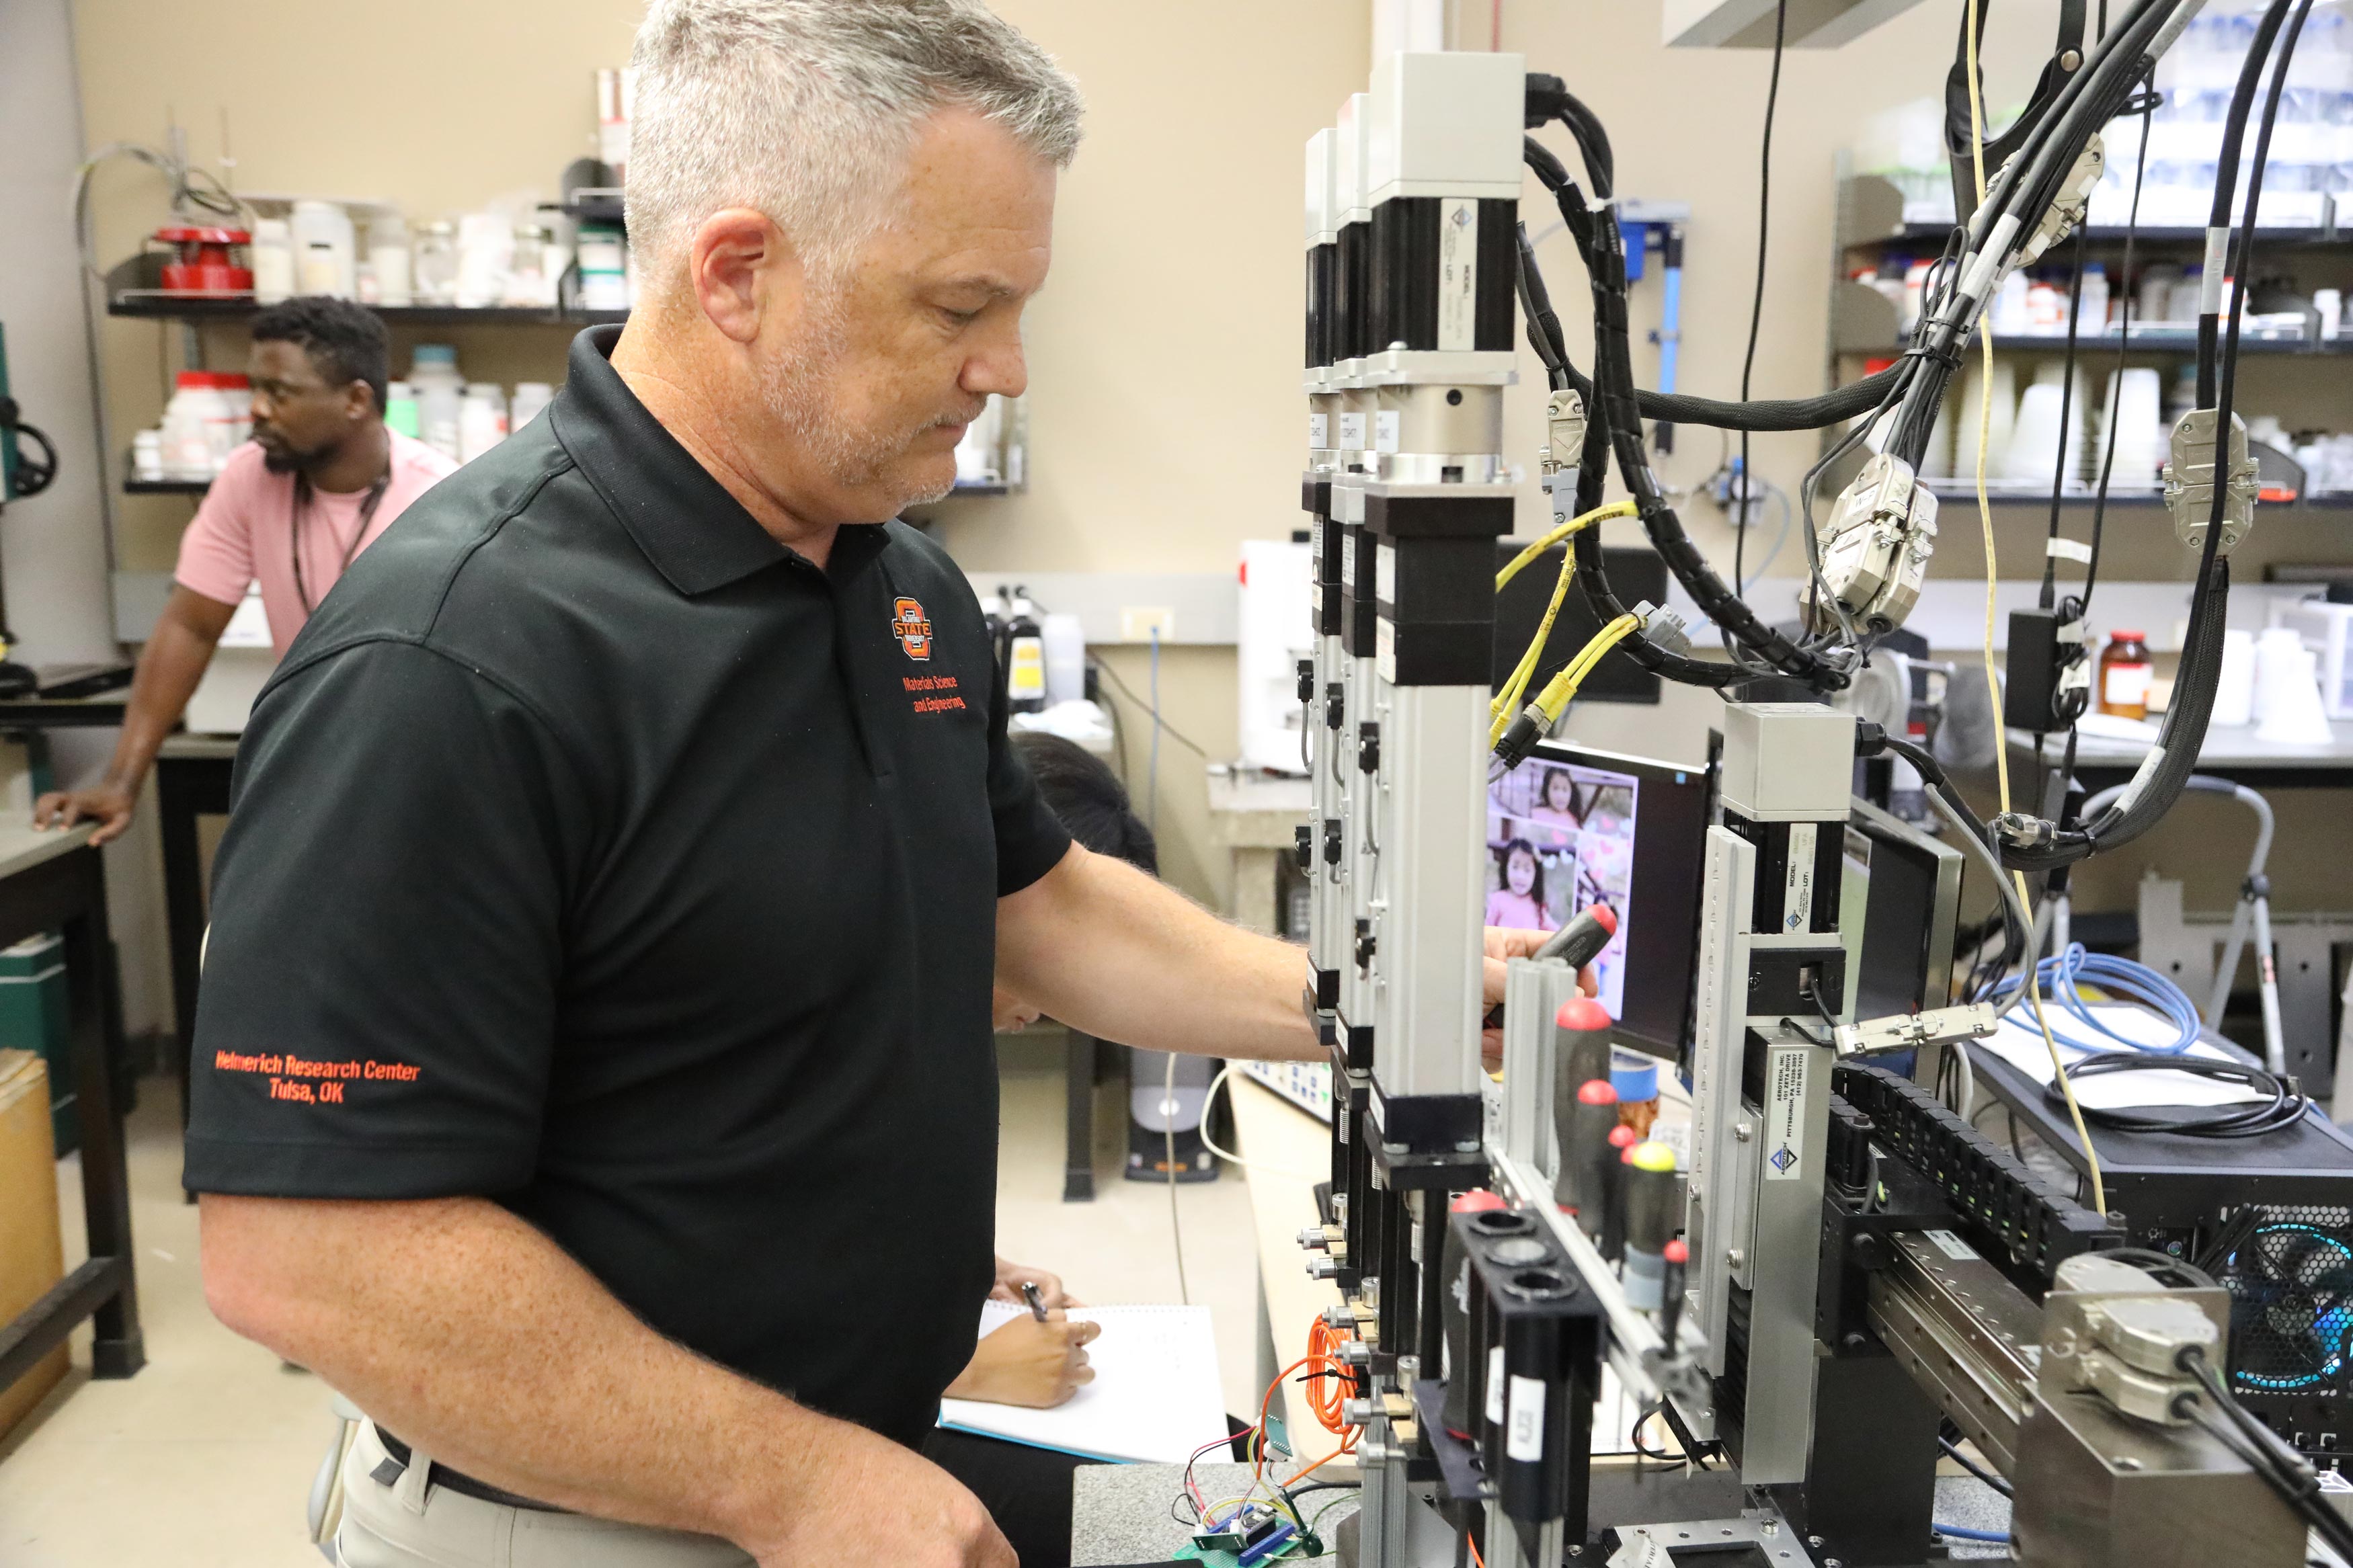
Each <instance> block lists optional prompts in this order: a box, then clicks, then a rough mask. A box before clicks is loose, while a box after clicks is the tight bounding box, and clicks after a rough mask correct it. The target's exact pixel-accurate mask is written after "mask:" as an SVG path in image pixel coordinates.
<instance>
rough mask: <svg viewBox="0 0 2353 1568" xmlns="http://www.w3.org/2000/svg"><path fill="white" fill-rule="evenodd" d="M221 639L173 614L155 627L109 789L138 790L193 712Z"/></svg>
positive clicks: (136, 677)
mask: <svg viewBox="0 0 2353 1568" xmlns="http://www.w3.org/2000/svg"><path fill="white" fill-rule="evenodd" d="M187 591H188V590H186V589H185V588H182V589H179V590H177V592H179V593H183V594H185V593H186V592H187ZM218 636H219V634H218V633H215V634H214V635H213V636H212V637H206V636H205V635H204V633H203V632H202V631H201V630H199V629H197V628H195V627H193V626H188V625H185V624H184V623H183V622H182V621H181V620H180V619H179V618H177V617H175V616H172V615H169V614H167V615H165V616H164V617H163V618H162V619H161V620H159V621H157V622H156V623H155V631H154V634H153V636H152V637H149V638H148V639H147V646H146V647H144V648H143V649H142V650H141V651H140V654H139V668H138V670H137V672H136V673H135V674H133V675H132V679H131V697H130V700H129V701H128V702H126V703H125V704H124V708H123V716H122V732H121V736H120V738H118V739H117V740H116V742H115V743H114V757H113V760H112V761H111V762H110V763H108V764H107V768H106V779H107V782H108V783H110V784H120V785H121V786H122V787H123V788H124V789H127V790H132V791H134V792H135V791H136V790H137V789H138V787H139V784H140V782H141V781H142V780H143V779H144V778H145V777H146V776H147V770H148V769H149V768H150V767H152V766H153V765H154V762H155V753H156V752H159V751H161V750H162V749H163V745H164V738H165V737H166V736H168V735H170V734H171V732H172V726H174V724H177V723H178V722H179V721H180V715H181V714H183V713H185V712H186V711H187V709H188V699H189V698H190V697H192V696H194V695H195V689H196V685H197V683H198V682H199V681H201V680H203V679H204V678H205V667H206V665H208V664H210V663H211V662H212V657H213V648H214V647H215V646H216V641H217V638H218Z"/></svg>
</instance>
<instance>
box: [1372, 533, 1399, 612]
mask: <svg viewBox="0 0 2353 1568" xmlns="http://www.w3.org/2000/svg"><path fill="white" fill-rule="evenodd" d="M1373 597H1374V598H1375V599H1377V601H1379V602H1380V603H1381V604H1384V605H1394V604H1396V603H1397V546H1396V545H1394V544H1380V545H1376V546H1374V547H1373Z"/></svg>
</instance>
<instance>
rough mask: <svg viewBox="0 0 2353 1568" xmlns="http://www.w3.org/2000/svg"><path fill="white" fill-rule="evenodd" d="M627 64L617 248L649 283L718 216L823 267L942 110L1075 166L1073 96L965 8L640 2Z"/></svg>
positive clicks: (911, 3)
mask: <svg viewBox="0 0 2353 1568" xmlns="http://www.w3.org/2000/svg"><path fill="white" fill-rule="evenodd" d="M629 58H630V63H631V64H632V65H633V66H634V67H635V68H636V69H637V82H636V91H635V100H634V103H633V105H632V109H631V115H630V127H629V169H628V221H629V235H630V240H631V243H632V245H633V247H635V248H636V250H637V252H638V262H639V266H640V268H641V269H642V270H643V272H644V273H645V275H646V276H647V277H648V280H649V282H653V281H656V280H657V279H658V276H659V275H660V274H665V273H668V272H670V270H672V269H673V268H675V267H676V266H677V265H678V263H679V261H680V260H681V259H682V257H683V252H684V249H685V247H686V246H687V244H688V243H689V242H690V241H691V239H692V237H693V235H694V231H695V229H696V227H697V226H699V225H701V224H702V220H703V219H705V218H707V217H709V216H711V215H712V213H714V212H719V211H722V210H723V209H725V208H727V207H731V206H748V207H754V208H757V209H758V210H759V211H761V212H764V213H765V214H767V215H768V216H770V217H772V218H774V219H775V220H776V223H777V225H778V226H780V227H782V228H783V229H784V231H785V233H786V236H787V237H789V238H790V239H791V240H792V242H793V244H794V245H795V246H796V247H799V249H800V250H801V251H802V252H803V254H804V255H805V256H807V258H809V259H810V260H811V262H812V263H813V264H814V266H815V267H816V268H817V269H818V270H819V271H820V272H824V271H829V270H831V269H833V268H835V267H837V266H838V265H839V263H840V262H841V261H842V260H843V259H845V258H846V257H847V255H848V253H849V250H850V249H851V247H854V246H855V245H856V244H857V242H858V241H859V240H860V239H861V238H863V237H865V236H866V235H867V234H868V233H869V232H871V230H872V228H873V227H874V226H875V225H876V224H877V223H878V222H879V221H880V220H881V217H882V216H884V212H885V207H884V203H885V202H886V201H887V200H888V198H889V197H890V195H892V193H893V192H895V191H897V190H898V188H899V184H900V179H901V175H902V168H903V165H904V163H905V161H906V158H907V156H908V153H909V152H910V151H911V150H912V148H913V143H914V140H915V136H916V133H917V129H918V127H919V126H920V125H921V123H922V122H923V120H924V118H925V117H926V116H928V115H930V114H931V113H932V112H934V110H939V109H942V108H945V107H949V106H952V105H960V106H962V107H965V108H967V109H969V110H973V111H974V112H975V113H977V114H979V115H980V116H982V117H983V118H984V119H987V120H988V121H993V122H995V123H996V124H997V125H999V126H1002V127H1003V128H1004V129H1005V130H1007V131H1008V132H1011V133H1012V134H1013V135H1014V136H1015V137H1016V138H1017V139H1018V141H1019V142H1020V143H1021V144H1022V145H1023V146H1025V147H1027V148H1028V149H1029V151H1030V152H1031V153H1035V154H1037V155H1038V156H1039V157H1040V158H1042V159H1044V160H1046V161H1047V162H1049V163H1052V164H1053V165H1054V166H1055V167H1057V168H1060V167H1062V166H1064V165H1066V164H1068V163H1070V161H1071V154H1072V153H1076V152H1077V151H1078V145H1079V121H1080V115H1081V105H1080V100H1079V90H1078V87H1077V85H1076V84H1075V83H1074V82H1072V81H1071V79H1070V77H1069V76H1067V75H1065V74H1064V73H1063V71H1062V70H1061V68H1060V67H1058V66H1057V65H1055V63H1054V61H1053V58H1051V57H1050V56H1049V55H1048V54H1047V53H1046V52H1045V51H1044V50H1043V49H1040V48H1039V47H1038V46H1037V45H1035V44H1033V43H1031V42H1030V41H1029V39H1028V38H1026V37H1023V36H1022V35H1021V34H1020V33H1019V32H1018V30H1016V29H1015V28H1014V27H1013V26H1010V25H1009V24H1008V23H1006V22H1004V21H1003V20H1001V19H999V18H998V17H997V16H995V15H993V14H992V13H991V12H990V11H989V10H988V9H987V7H986V6H985V5H980V4H979V3H978V0H653V4H652V5H651V6H650V7H649V9H648V10H647V12H646V19H645V21H644V22H643V23H642V24H641V25H640V26H638V37H637V44H636V47H634V48H633V49H632V50H631V51H630V56H629Z"/></svg>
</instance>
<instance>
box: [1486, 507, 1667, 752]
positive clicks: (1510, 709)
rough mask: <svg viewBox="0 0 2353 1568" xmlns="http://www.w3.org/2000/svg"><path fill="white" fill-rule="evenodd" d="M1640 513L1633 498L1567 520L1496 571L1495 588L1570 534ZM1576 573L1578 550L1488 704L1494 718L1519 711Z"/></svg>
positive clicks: (1563, 565) (1567, 559)
mask: <svg viewBox="0 0 2353 1568" xmlns="http://www.w3.org/2000/svg"><path fill="white" fill-rule="evenodd" d="M1639 515H1641V514H1640V512H1639V511H1638V510H1637V509H1636V508H1635V506H1634V503H1633V502H1632V501H1623V500H1621V501H1612V502H1610V503H1609V505H1608V506H1598V507H1595V508H1594V509H1593V510H1591V511H1588V512H1586V513H1585V514H1583V515H1582V516H1579V517H1573V518H1570V519H1569V520H1568V521H1567V522H1564V523H1562V524H1560V525H1559V526H1558V527H1556V528H1555V529H1553V530H1552V531H1550V532H1548V533H1546V534H1545V535H1544V536H1543V537H1542V538H1540V539H1538V540H1537V541H1536V542H1535V543H1534V544H1531V545H1529V546H1528V547H1527V548H1526V549H1525V550H1523V551H1521V552H1519V553H1518V554H1517V555H1514V557H1512V559H1511V562H1510V563H1508V564H1507V565H1505V566H1504V569H1503V570H1502V571H1500V572H1498V573H1496V574H1495V591H1496V592H1497V593H1499V594H1500V593H1502V592H1503V591H1504V584H1506V583H1509V582H1510V581H1511V580H1512V579H1513V578H1514V577H1516V576H1518V575H1519V574H1520V570H1521V568H1523V567H1525V565H1527V563H1529V562H1531V561H1534V560H1535V559H1536V558H1537V557H1539V556H1541V555H1542V554H1543V553H1544V552H1546V551H1547V550H1550V549H1551V548H1552V547H1553V546H1554V545H1556V544H1558V543H1559V542H1561V541H1562V540H1564V539H1567V537H1569V535H1571V534H1573V533H1577V532H1579V531H1582V530H1585V529H1588V528H1591V527H1592V526H1594V525H1595V524H1596V523H1599V522H1601V521H1606V520H1607V519H1609V518H1613V517H1636V516H1639ZM1576 572H1577V557H1576V555H1575V553H1574V552H1571V553H1570V554H1569V555H1567V557H1565V558H1564V559H1563V560H1562V561H1561V563H1560V575H1559V576H1557V577H1556V578H1554V579H1553V584H1552V603H1551V604H1550V605H1547V606H1546V610H1545V614H1544V622H1543V624H1542V625H1540V626H1537V627H1536V635H1535V639H1534V640H1533V641H1531V642H1530V643H1529V644H1528V650H1527V652H1525V653H1524V654H1522V655H1521V656H1520V662H1519V664H1518V665H1517V666H1516V667H1515V668H1514V669H1513V671H1512V678H1511V679H1509V680H1507V681H1505V682H1504V689H1503V690H1501V691H1499V692H1497V693H1496V694H1495V700H1494V701H1493V702H1492V703H1490V704H1489V705H1488V708H1487V716H1488V717H1489V718H1490V719H1492V718H1493V717H1494V716H1495V715H1496V714H1498V713H1515V712H1517V711H1518V710H1519V706H1520V699H1521V698H1522V697H1524V696H1525V695H1526V693H1527V689H1528V682H1529V681H1530V680H1532V679H1535V673H1536V666H1537V665H1538V664H1540V663H1542V662H1543V661H1544V650H1545V644H1546V643H1547V642H1549V641H1550V640H1551V639H1552V625H1553V620H1554V617H1556V616H1558V615H1559V614H1560V606H1561V603H1562V601H1563V600H1565V599H1566V598H1567V596H1568V583H1569V579H1570V578H1571V577H1572V576H1574V575H1575V574H1576ZM1491 743H1492V742H1491Z"/></svg>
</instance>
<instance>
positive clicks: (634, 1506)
mask: <svg viewBox="0 0 2353 1568" xmlns="http://www.w3.org/2000/svg"><path fill="white" fill-rule="evenodd" d="M203 1202H204V1214H203V1226H204V1255H205V1256H204V1266H205V1280H206V1292H207V1295H208V1297H209V1298H210V1299H211V1300H212V1304H213V1309H214V1310H215V1312H216V1314H218V1315H219V1316H220V1318H221V1319H222V1321H225V1322H227V1324H228V1325H229V1327H231V1328H233V1329H235V1330H237V1331H238V1332H240V1333H243V1334H245V1335H247V1336H248V1338H251V1339H255V1340H259V1341H260V1342H262V1343H263V1344H265V1345H267V1346H269V1348H270V1349H271V1350H273V1351H276V1352H278V1353H279V1354H280V1355H281V1356H283V1357H284V1358H286V1359H287V1360H289V1361H291V1362H294V1363H298V1364H300V1365H302V1366H307V1367H309V1368H310V1369H311V1370H312V1371H313V1372H316V1373H318V1374H319V1375H320V1376H321V1377H322V1378H324V1379H325V1380H326V1381H327V1382H328V1383H329V1384H332V1386H333V1387H335V1388H336V1389H338V1390H339V1391H341V1392H342V1393H343V1394H345V1395H347V1396H348V1397H349V1398H351V1399H352V1400H353V1402H354V1403H356V1404H357V1405H360V1407H361V1408H363V1409H364V1410H365V1411H367V1412H368V1414H369V1415H372V1416H374V1417H375V1419H377V1420H379V1421H381V1422H382V1423H383V1424H384V1425H385V1427H386V1428H387V1429H389V1430H390V1431H392V1432H393V1433H395V1434H396V1435H397V1436H400V1437H402V1438H404V1439H406V1440H407V1441H409V1442H412V1443H414V1444H416V1445H417V1447H419V1448H421V1449H423V1450H424V1451H425V1452H427V1453H428V1454H430V1455H432V1456H433V1457H434V1458H437V1459H443V1460H446V1461H448V1463H449V1464H451V1465H453V1466H455V1467H456V1468H459V1469H460V1470H463V1471H464V1472H466V1473H467V1474H469V1475H471V1476H475V1477H477V1478H479V1479H482V1480H485V1481H489V1482H491V1484H492V1485H495V1486H500V1487H504V1488H506V1489H509V1490H512V1491H515V1492H519V1493H521V1494H522V1495H523V1496H526V1497H531V1498H536V1499H538V1500H542V1501H544V1502H550V1503H554V1504H557V1505H558V1506H561V1507H565V1508H571V1509H575V1510H581V1511H585V1512H591V1513H595V1514H597V1515H599V1516H602V1517H604V1518H608V1519H621V1520H627V1521H632V1522H636V1523H639V1524H649V1525H656V1526H660V1527H663V1528H667V1529H672V1530H684V1531H699V1532H702V1533H705V1534H714V1535H722V1536H725V1537H727V1538H728V1539H730V1540H733V1541H736V1542H739V1543H743V1542H745V1541H746V1540H747V1539H749V1538H752V1537H755V1536H757V1535H759V1534H760V1533H761V1532H762V1530H763V1528H764V1526H763V1522H762V1521H764V1520H773V1519H775V1518H776V1517H777V1516H778V1512H779V1510H782V1509H789V1508H790V1507H792V1506H793V1504H794V1502H795V1498H794V1497H793V1495H792V1491H793V1488H794V1486H795V1482H796V1479H797V1478H798V1477H800V1476H802V1475H803V1474H805V1473H806V1471H807V1459H808V1456H809V1455H810V1453H811V1452H812V1451H813V1450H814V1449H816V1448H818V1447H819V1446H820V1445H823V1444H827V1443H834V1442H839V1441H840V1440H841V1439H842V1438H843V1437H844V1436H849V1435H852V1434H854V1435H855V1436H857V1437H860V1438H870V1440H874V1441H879V1439H871V1435H867V1434H863V1433H857V1432H856V1429H855V1428H850V1427H849V1426H846V1425H845V1424H843V1423H840V1422H837V1421H833V1420H830V1419H828V1418H826V1417H823V1416H819V1415H814V1414H812V1413H810V1412H808V1411H806V1410H803V1409H801V1408H800V1407H799V1406H797V1405H794V1404H793V1403H792V1402H791V1401H790V1400H788V1399H786V1398H785V1397H784V1396H783V1395H781V1394H776V1393H774V1392H772V1391H771V1390H768V1389H766V1388H763V1387H761V1386H760V1385H758V1384H754V1383H752V1382H750V1381H749V1380H747V1379H744V1378H742V1377H739V1376H737V1375H736V1374H734V1373H731V1372H728V1371H727V1370H725V1369H724V1368H723V1367H719V1366H717V1365H714V1364H712V1363H710V1362H707V1361H704V1360H702V1358H700V1357H698V1356H696V1355H694V1354H692V1353H691V1352H688V1351H685V1350H683V1349H681V1348H680V1347H679V1346H678V1345H675V1344H673V1343H671V1342H669V1341H668V1340H665V1339H663V1338H662V1337H661V1336H660V1335H659V1334H657V1333H655V1332H654V1331H652V1330H650V1329H649V1328H647V1327H646V1326H645V1325H644V1324H643V1323H641V1322H639V1321H638V1320H637V1319H636V1318H635V1317H633V1316H631V1315H630V1313H629V1312H628V1310H627V1309H625V1308H624V1307H623V1306H622V1305H621V1304H620V1303H619V1302H618V1301H617V1300H614V1299H613V1297H612V1296H611V1294H610V1293H608V1292H607V1290H606V1289H605V1288H604V1287H603V1286H602V1285H600V1284H599V1283H597V1281H596V1279H594V1278H592V1277H591V1276H590V1275H589V1274H588V1273H587V1272H586V1270H584V1269H583V1268H580V1266H579V1265H578V1264H577V1263H575V1262H574V1261H573V1260H572V1259H571V1258H569V1257H568V1256H566V1255H565V1253H564V1252H563V1251H562V1250H561V1249H560V1248H558V1247H556V1246H555V1245H554V1243H552V1242H550V1241H549V1240H548V1239H547V1238H546V1237H543V1236H542V1235H541V1234H540V1233H539V1232H538V1231H536V1230H533V1228H532V1227H531V1226H527V1225H525V1224H524V1223H522V1221H521V1220H519V1219H517V1218H515V1217H514V1216H513V1215H510V1214H508V1213H507V1212H506V1211H505V1210H503V1209H501V1208H500V1207H498V1206H497V1205H493V1204H491V1203H488V1202H484V1201H482V1200H480V1199H474V1198H452V1199H442V1200H434V1201H428V1202H417V1203H344V1202H318V1201H295V1200H286V1199H272V1198H234V1197H221V1196H216V1195H207V1196H206V1197H205V1199H204V1200H203Z"/></svg>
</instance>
